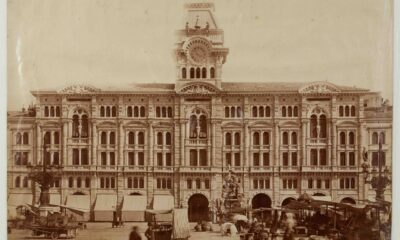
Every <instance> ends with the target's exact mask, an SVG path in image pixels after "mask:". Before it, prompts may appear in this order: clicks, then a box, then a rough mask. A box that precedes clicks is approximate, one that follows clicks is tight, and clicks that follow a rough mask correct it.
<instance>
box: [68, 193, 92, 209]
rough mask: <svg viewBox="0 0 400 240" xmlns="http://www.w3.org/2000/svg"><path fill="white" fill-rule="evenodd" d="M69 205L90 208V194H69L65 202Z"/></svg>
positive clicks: (77, 207)
mask: <svg viewBox="0 0 400 240" xmlns="http://www.w3.org/2000/svg"><path fill="white" fill-rule="evenodd" d="M65 205H66V206H67V207H70V208H76V209H82V210H87V211H88V210H90V196H89V195H68V196H67V201H66V203H65Z"/></svg>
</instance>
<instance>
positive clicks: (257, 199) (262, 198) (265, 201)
mask: <svg viewBox="0 0 400 240" xmlns="http://www.w3.org/2000/svg"><path fill="white" fill-rule="evenodd" d="M271 205H272V201H271V198H270V197H269V196H268V195H267V194H265V193H259V194H256V195H255V196H254V197H253V199H252V200H251V207H252V209H253V210H257V209H260V208H271ZM270 215H271V212H270V211H266V212H257V211H254V212H253V218H257V219H259V220H263V219H265V218H266V217H267V216H270Z"/></svg>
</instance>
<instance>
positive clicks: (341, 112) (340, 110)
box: [339, 106, 343, 117]
mask: <svg viewBox="0 0 400 240" xmlns="http://www.w3.org/2000/svg"><path fill="white" fill-rule="evenodd" d="M339 117H343V106H339Z"/></svg>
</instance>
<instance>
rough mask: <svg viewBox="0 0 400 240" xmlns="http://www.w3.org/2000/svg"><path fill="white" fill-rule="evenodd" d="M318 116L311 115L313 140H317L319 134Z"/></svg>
mask: <svg viewBox="0 0 400 240" xmlns="http://www.w3.org/2000/svg"><path fill="white" fill-rule="evenodd" d="M317 124H318V121H317V116H316V115H311V120H310V136H311V137H312V138H316V137H317V136H318V132H317Z"/></svg>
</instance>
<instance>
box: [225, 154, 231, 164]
mask: <svg viewBox="0 0 400 240" xmlns="http://www.w3.org/2000/svg"><path fill="white" fill-rule="evenodd" d="M225 162H226V166H232V154H231V153H225Z"/></svg>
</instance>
